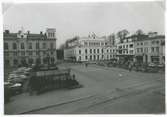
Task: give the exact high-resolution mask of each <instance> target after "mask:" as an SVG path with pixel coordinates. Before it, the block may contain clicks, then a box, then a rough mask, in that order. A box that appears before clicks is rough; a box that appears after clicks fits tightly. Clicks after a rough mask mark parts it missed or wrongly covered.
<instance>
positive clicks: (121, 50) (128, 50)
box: [117, 36, 135, 62]
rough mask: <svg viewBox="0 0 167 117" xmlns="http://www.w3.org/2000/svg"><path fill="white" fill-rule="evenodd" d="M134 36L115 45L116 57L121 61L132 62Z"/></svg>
mask: <svg viewBox="0 0 167 117" xmlns="http://www.w3.org/2000/svg"><path fill="white" fill-rule="evenodd" d="M134 39H135V37H134V36H129V37H126V38H125V39H124V40H123V41H122V42H119V43H118V44H117V57H118V59H119V60H121V61H124V62H125V61H126V62H127V61H128V60H131V61H133V60H134V55H135V51H134Z"/></svg>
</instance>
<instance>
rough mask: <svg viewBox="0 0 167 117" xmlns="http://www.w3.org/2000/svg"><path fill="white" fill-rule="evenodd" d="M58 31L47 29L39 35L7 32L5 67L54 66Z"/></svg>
mask: <svg viewBox="0 0 167 117" xmlns="http://www.w3.org/2000/svg"><path fill="white" fill-rule="evenodd" d="M55 32H56V30H55V29H54V28H48V29H46V32H45V33H43V32H40V33H38V34H34V33H30V31H27V32H24V31H23V30H20V31H18V32H17V33H11V32H10V31H9V30H5V31H4V33H3V38H4V65H5V66H15V67H17V66H26V65H32V64H37V63H38V64H46V63H49V64H54V63H55V62H56V60H57V57H56V35H55Z"/></svg>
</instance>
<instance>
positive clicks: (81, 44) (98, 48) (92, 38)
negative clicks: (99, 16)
mask: <svg viewBox="0 0 167 117" xmlns="http://www.w3.org/2000/svg"><path fill="white" fill-rule="evenodd" d="M108 41H109V40H108V39H107V38H106V37H97V36H96V35H95V34H93V35H89V36H88V37H76V38H73V39H70V40H68V41H67V42H66V45H67V47H66V48H65V49H64V59H65V60H73V61H100V60H111V59H114V58H116V46H114V45H111V44H109V43H108Z"/></svg>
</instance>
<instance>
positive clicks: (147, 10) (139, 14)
mask: <svg viewBox="0 0 167 117" xmlns="http://www.w3.org/2000/svg"><path fill="white" fill-rule="evenodd" d="M164 17H165V8H164V4H163V2H108V3H47V4H46V3H45V4H44V3H43V4H42V3H24V4H20V3H17V4H11V3H10V4H9V3H8V4H7V3H5V4H3V25H4V29H9V30H10V32H18V30H20V29H21V27H24V30H25V31H27V30H30V32H31V33H40V31H43V32H44V31H45V30H46V28H56V37H57V46H58V47H59V46H60V45H61V44H62V43H64V42H65V40H67V39H69V38H72V37H74V36H81V37H82V36H87V35H88V34H89V33H90V32H94V33H95V34H96V35H97V36H105V35H106V36H107V35H109V34H111V33H117V32H118V31H120V30H122V29H127V30H128V31H129V32H130V34H133V33H134V32H135V31H136V30H138V29H142V30H143V31H144V32H145V33H147V32H149V31H156V32H158V33H159V34H164V32H165V31H164V28H165V24H164V22H165V19H164Z"/></svg>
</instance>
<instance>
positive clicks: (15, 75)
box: [4, 67, 32, 102]
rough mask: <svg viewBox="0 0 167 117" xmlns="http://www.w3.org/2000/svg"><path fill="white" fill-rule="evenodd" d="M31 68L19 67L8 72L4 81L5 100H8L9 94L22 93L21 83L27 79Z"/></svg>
mask: <svg viewBox="0 0 167 117" xmlns="http://www.w3.org/2000/svg"><path fill="white" fill-rule="evenodd" d="M31 69H32V68H28V67H20V68H18V69H16V70H14V71H12V72H10V73H9V74H8V78H7V79H5V82H4V96H5V102H8V101H9V99H10V97H11V96H13V95H16V94H20V93H22V90H23V84H24V83H25V82H26V81H27V80H28V79H29V74H30V70H31Z"/></svg>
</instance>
